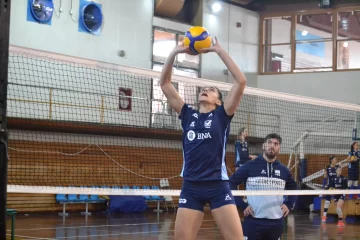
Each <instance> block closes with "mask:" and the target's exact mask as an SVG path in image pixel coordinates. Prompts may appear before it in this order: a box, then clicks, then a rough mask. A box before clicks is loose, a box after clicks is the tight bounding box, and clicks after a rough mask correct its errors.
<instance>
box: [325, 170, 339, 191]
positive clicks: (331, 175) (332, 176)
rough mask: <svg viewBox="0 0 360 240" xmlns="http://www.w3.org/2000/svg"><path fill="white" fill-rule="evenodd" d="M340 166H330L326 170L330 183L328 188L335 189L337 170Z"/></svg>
mask: <svg viewBox="0 0 360 240" xmlns="http://www.w3.org/2000/svg"><path fill="white" fill-rule="evenodd" d="M338 167H339V166H338V165H336V166H335V167H331V166H330V165H328V166H327V167H326V168H325V171H326V173H327V177H328V182H327V187H330V188H333V187H334V180H335V178H336V169H337V168H338Z"/></svg>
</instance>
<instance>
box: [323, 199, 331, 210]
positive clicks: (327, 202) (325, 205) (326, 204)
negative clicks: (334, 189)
mask: <svg viewBox="0 0 360 240" xmlns="http://www.w3.org/2000/svg"><path fill="white" fill-rule="evenodd" d="M329 206H330V201H328V200H326V201H325V204H324V208H329Z"/></svg>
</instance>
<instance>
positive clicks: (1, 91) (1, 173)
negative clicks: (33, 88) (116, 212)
mask: <svg viewBox="0 0 360 240" xmlns="http://www.w3.org/2000/svg"><path fill="white" fill-rule="evenodd" d="M10 4H11V1H10V0H0V239H6V199H7V198H6V196H7V167H8V154H7V125H6V123H7V118H6V106H7V85H8V57H9V30H10Z"/></svg>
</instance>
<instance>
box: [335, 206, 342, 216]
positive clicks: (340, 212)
mask: <svg viewBox="0 0 360 240" xmlns="http://www.w3.org/2000/svg"><path fill="white" fill-rule="evenodd" d="M336 213H337V214H338V216H342V215H343V213H342V211H341V208H339V207H337V208H336Z"/></svg>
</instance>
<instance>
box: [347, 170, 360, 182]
mask: <svg viewBox="0 0 360 240" xmlns="http://www.w3.org/2000/svg"><path fill="white" fill-rule="evenodd" d="M348 180H350V181H358V180H359V171H353V170H352V171H349V172H348Z"/></svg>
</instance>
